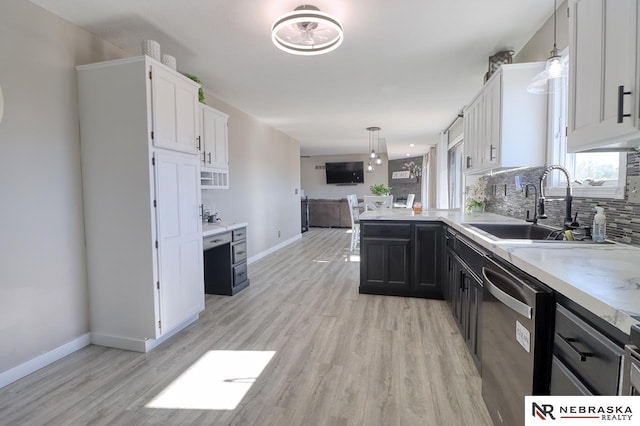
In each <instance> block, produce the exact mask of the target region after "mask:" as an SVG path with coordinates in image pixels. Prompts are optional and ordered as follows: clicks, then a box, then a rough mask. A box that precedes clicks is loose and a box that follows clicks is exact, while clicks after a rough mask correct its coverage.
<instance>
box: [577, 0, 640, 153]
mask: <svg viewBox="0 0 640 426" xmlns="http://www.w3.org/2000/svg"><path fill="white" fill-rule="evenodd" d="M570 7H571V12H570V37H569V43H570V49H571V55H570V57H569V60H570V67H569V72H570V76H569V126H568V127H569V129H568V130H569V133H568V142H567V144H568V151H570V152H577V151H580V150H585V149H593V148H598V147H602V146H606V145H608V144H611V143H615V142H619V141H625V140H629V139H630V138H634V137H638V134H639V133H640V132H638V128H637V110H636V104H637V100H638V95H637V78H638V76H637V74H636V60H637V58H638V45H637V31H638V28H637V25H638V0H616V1H606V0H572V1H571V5H570ZM619 86H624V91H626V92H631V93H630V94H629V95H624V96H622V110H621V113H623V114H630V116H629V117H624V118H623V120H622V123H618V113H619V106H618V101H619V93H618V87H619Z"/></svg>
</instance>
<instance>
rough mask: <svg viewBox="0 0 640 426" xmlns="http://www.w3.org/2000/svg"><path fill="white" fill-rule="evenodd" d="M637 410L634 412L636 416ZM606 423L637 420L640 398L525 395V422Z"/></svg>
mask: <svg viewBox="0 0 640 426" xmlns="http://www.w3.org/2000/svg"><path fill="white" fill-rule="evenodd" d="M636 414H637V416H636ZM602 421H605V422H607V423H624V424H638V422H639V421H640V398H637V397H632V396H527V397H525V426H529V425H539V424H541V423H542V422H545V424H546V423H547V422H553V424H554V425H555V424H558V425H568V424H572V425H584V424H587V425H588V424H595V423H599V422H602Z"/></svg>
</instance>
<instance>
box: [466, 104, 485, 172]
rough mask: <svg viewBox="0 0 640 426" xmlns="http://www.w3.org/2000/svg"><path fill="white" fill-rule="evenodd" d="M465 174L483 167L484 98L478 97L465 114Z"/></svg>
mask: <svg viewBox="0 0 640 426" xmlns="http://www.w3.org/2000/svg"><path fill="white" fill-rule="evenodd" d="M464 128H465V130H464V156H465V164H464V171H465V172H474V171H477V170H479V169H480V167H481V161H482V160H481V155H480V144H481V143H482V134H481V132H482V129H483V123H482V96H478V97H477V98H476V99H475V100H474V101H473V102H472V103H471V104H470V105H469V107H468V108H467V110H466V111H465V113H464Z"/></svg>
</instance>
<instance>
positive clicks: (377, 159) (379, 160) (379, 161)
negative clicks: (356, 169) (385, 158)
mask: <svg viewBox="0 0 640 426" xmlns="http://www.w3.org/2000/svg"><path fill="white" fill-rule="evenodd" d="M381 165H382V158H380V155H378V157H377V158H376V166H381Z"/></svg>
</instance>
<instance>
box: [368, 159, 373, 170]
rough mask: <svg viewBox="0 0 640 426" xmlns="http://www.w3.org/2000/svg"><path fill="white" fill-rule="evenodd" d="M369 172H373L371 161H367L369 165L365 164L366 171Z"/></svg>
mask: <svg viewBox="0 0 640 426" xmlns="http://www.w3.org/2000/svg"><path fill="white" fill-rule="evenodd" d="M371 172H373V165H372V164H371V161H369V165H368V166H367V173H371Z"/></svg>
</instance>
